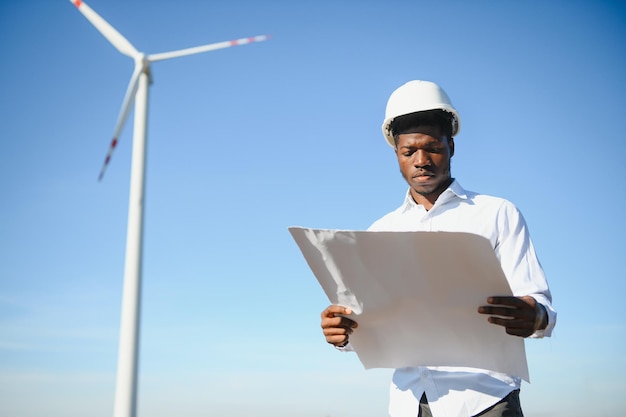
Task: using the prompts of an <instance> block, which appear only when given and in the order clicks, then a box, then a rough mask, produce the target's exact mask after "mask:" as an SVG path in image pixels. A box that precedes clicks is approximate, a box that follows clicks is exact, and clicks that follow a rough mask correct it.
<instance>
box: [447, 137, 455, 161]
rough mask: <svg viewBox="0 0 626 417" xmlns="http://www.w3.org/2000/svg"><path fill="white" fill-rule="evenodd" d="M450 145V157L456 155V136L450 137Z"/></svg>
mask: <svg viewBox="0 0 626 417" xmlns="http://www.w3.org/2000/svg"><path fill="white" fill-rule="evenodd" d="M448 147H449V148H450V158H452V157H453V156H454V138H450V139H448Z"/></svg>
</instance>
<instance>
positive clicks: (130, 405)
mask: <svg viewBox="0 0 626 417" xmlns="http://www.w3.org/2000/svg"><path fill="white" fill-rule="evenodd" d="M70 2H71V3H72V4H74V6H76V8H77V9H78V10H79V11H80V12H81V13H82V14H83V15H84V16H85V17H86V18H87V20H89V21H90V22H91V23H92V24H93V25H94V26H95V27H96V29H98V30H99V31H100V33H101V34H102V35H103V36H104V37H105V38H106V39H108V40H109V42H111V43H112V44H113V46H114V47H115V48H117V50H118V51H120V52H121V53H122V54H124V55H127V56H129V57H131V58H132V59H133V60H134V61H135V69H134V71H133V75H132V76H131V78H130V83H129V84H128V88H127V89H126V94H125V96H124V101H123V102H122V108H121V110H120V113H119V116H118V118H117V124H116V125H115V130H114V131H113V140H112V141H111V145H110V146H109V150H108V152H107V156H106V158H105V160H104V164H103V165H102V169H101V171H100V176H99V180H100V179H102V176H103V175H104V172H105V170H106V168H107V165H108V164H109V161H110V160H111V155H112V154H113V151H114V150H115V147H116V146H117V141H118V138H119V135H120V133H121V132H122V128H123V127H124V124H125V122H126V118H127V117H128V114H129V113H130V108H131V105H132V104H133V102H134V104H135V121H134V122H135V126H134V132H133V155H132V162H131V177H130V197H129V200H130V201H129V206H128V229H127V235H126V260H125V267H124V289H123V295H122V319H121V325H120V341H119V353H118V365H117V382H116V390H115V407H114V414H113V415H114V417H134V416H135V415H136V412H137V363H138V357H139V323H140V320H139V319H140V316H139V313H140V304H141V265H142V245H143V209H144V186H145V158H146V124H147V116H148V87H149V84H150V83H151V79H150V64H151V63H153V62H157V61H163V60H166V59H170V58H178V57H181V56H186V55H193V54H199V53H201V52H209V51H214V50H216V49H222V48H228V47H231V46H237V45H245V44H248V43H252V42H260V41H264V40H266V39H268V36H267V35H261V36H255V37H252V38H242V39H235V40H231V41H225V42H218V43H213V44H208V45H202V46H196V47H193V48H187V49H181V50H177V51H171V52H163V53H158V54H150V55H146V54H144V53H142V52H139V51H138V50H137V49H135V47H134V46H133V45H132V44H131V43H130V42H129V41H128V40H127V39H126V38H124V36H122V35H121V34H120V33H119V32H118V31H117V30H116V29H115V28H114V27H113V26H111V25H110V24H109V23H108V22H106V21H105V20H104V19H103V18H102V17H100V16H99V15H98V14H97V13H96V12H95V11H93V9H91V8H90V7H89V6H87V4H85V3H84V2H83V1H81V0H70Z"/></svg>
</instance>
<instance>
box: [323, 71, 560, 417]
mask: <svg viewBox="0 0 626 417" xmlns="http://www.w3.org/2000/svg"><path fill="white" fill-rule="evenodd" d="M459 127H460V118H459V114H458V112H457V111H456V109H455V108H454V106H453V105H452V103H451V102H450V99H449V97H448V96H447V94H446V93H445V92H444V91H443V90H442V89H441V88H440V87H439V86H438V85H436V84H434V83H432V82H428V81H411V82H408V83H406V84H405V85H403V86H401V87H400V88H398V89H397V90H396V91H394V92H393V93H392V95H391V96H390V97H389V101H388V103H387V108H386V115H385V121H384V123H383V126H382V128H383V135H384V136H385V139H386V140H387V142H388V143H389V145H391V146H392V147H393V148H394V150H395V153H396V157H397V159H398V165H399V167H400V172H401V173H402V176H403V177H404V179H405V180H406V182H407V183H408V185H409V190H408V191H407V194H406V197H405V200H404V203H403V204H402V205H401V206H400V207H399V208H398V209H396V210H394V211H392V212H391V213H389V214H387V215H385V216H384V217H382V218H381V219H379V220H377V221H376V222H375V223H374V224H373V225H372V226H371V227H370V228H369V230H372V231H449V232H468V233H474V234H477V235H481V236H484V237H486V238H487V239H489V241H490V242H491V244H492V247H493V250H494V251H495V254H496V256H497V258H498V260H499V262H500V264H501V266H502V270H503V271H504V274H505V276H506V278H507V280H508V282H509V285H510V286H511V289H512V291H513V294H514V296H511V297H502V296H497V294H494V295H493V297H489V298H488V299H487V300H486V305H484V306H476V307H477V314H484V315H486V316H487V317H486V319H487V320H488V321H489V322H490V323H493V324H494V325H497V326H502V327H503V328H504V331H506V333H508V334H510V335H512V336H511V337H535V338H537V337H544V336H550V334H551V332H552V329H553V328H554V325H555V322H556V312H555V310H554V309H553V308H552V304H551V300H552V297H551V295H550V290H549V289H548V284H547V282H546V279H545V276H544V273H543V270H542V268H541V265H540V264H539V261H538V259H537V256H536V255H535V250H534V247H533V244H532V241H531V239H530V235H529V233H528V229H527V227H526V224H525V221H524V219H523V217H522V215H521V213H520V212H519V210H517V208H516V207H515V206H514V205H513V204H512V203H510V202H509V201H506V200H504V199H501V198H497V197H492V196H487V195H483V194H478V193H474V192H471V191H467V190H464V189H463V188H462V187H461V185H460V183H459V182H458V181H457V180H456V179H454V178H453V177H452V174H451V170H450V160H451V158H452V156H453V155H454V139H453V137H454V136H456V134H457V133H458V131H459ZM416 279H419V278H416ZM441 302H442V303H445V300H441ZM350 314H351V311H350V309H348V308H345V307H343V306H337V305H333V306H330V307H328V308H327V309H326V310H324V311H323V312H322V324H321V325H322V329H323V332H324V335H325V337H326V341H327V342H328V343H330V344H332V345H334V346H335V347H337V348H339V349H341V350H350V345H349V336H350V334H351V333H352V332H353V331H358V325H357V323H356V322H355V321H354V320H351V319H350V318H348V317H345V316H346V315H350ZM424 343H428V336H427V335H426V337H425V338H424ZM458 348H459V349H463V346H458ZM520 384H521V380H520V378H519V377H517V376H514V375H506V374H502V373H498V372H493V371H490V370H485V369H476V368H463V367H451V366H419V367H407V368H401V369H396V370H395V372H394V374H393V378H392V381H391V387H390V401H389V414H390V415H391V416H392V417H416V416H419V417H428V416H433V417H471V416H481V417H501V416H522V410H521V407H520V404H519V389H520Z"/></svg>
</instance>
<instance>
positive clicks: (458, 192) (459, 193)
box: [403, 179, 467, 211]
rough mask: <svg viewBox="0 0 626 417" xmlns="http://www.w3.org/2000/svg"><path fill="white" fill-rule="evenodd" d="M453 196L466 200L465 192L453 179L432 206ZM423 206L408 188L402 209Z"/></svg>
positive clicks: (407, 209)
mask: <svg viewBox="0 0 626 417" xmlns="http://www.w3.org/2000/svg"><path fill="white" fill-rule="evenodd" d="M454 198H460V199H463V200H467V192H466V191H465V189H464V188H463V187H462V186H461V184H460V183H459V182H458V181H457V180H456V179H453V180H452V183H451V184H450V185H449V186H448V188H446V189H445V190H444V192H443V193H441V195H440V196H439V197H438V198H437V201H435V205H434V206H433V208H435V207H437V206H440V205H441V204H443V203H446V202H448V201H450V200H452V199H454ZM417 207H419V208H423V206H422V205H421V204H417V203H416V202H415V200H413V197H412V196H411V189H410V188H409V189H408V190H407V192H406V196H405V197H404V204H403V211H409V210H410V209H411V208H417Z"/></svg>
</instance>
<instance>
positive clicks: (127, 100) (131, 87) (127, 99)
mask: <svg viewBox="0 0 626 417" xmlns="http://www.w3.org/2000/svg"><path fill="white" fill-rule="evenodd" d="M142 71H143V66H142V65H141V64H139V63H138V64H137V65H135V70H134V71H133V75H132V77H130V82H129V83H128V88H127V89H126V95H124V101H123V102H122V108H121V109H120V113H119V115H118V116H117V123H116V124H115V130H114V131H113V139H112V140H111V145H109V151H108V152H107V156H106V158H104V163H103V164H102V169H100V175H99V176H98V181H101V180H102V177H103V176H104V171H106V169H107V166H108V165H109V161H110V160H111V156H112V155H113V151H114V150H115V147H116V146H117V140H118V138H119V137H120V134H121V133H122V129H123V128H124V125H125V124H126V119H128V115H129V114H130V108H131V106H132V104H133V102H134V101H135V93H136V92H137V87H138V86H139V75H140V74H141V72H142Z"/></svg>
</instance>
